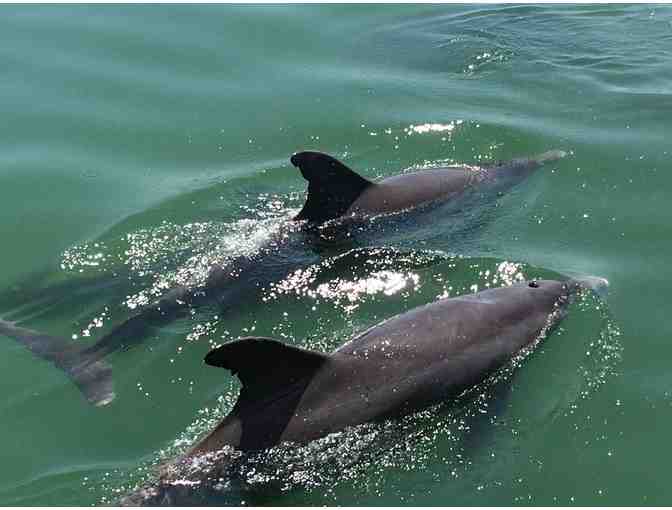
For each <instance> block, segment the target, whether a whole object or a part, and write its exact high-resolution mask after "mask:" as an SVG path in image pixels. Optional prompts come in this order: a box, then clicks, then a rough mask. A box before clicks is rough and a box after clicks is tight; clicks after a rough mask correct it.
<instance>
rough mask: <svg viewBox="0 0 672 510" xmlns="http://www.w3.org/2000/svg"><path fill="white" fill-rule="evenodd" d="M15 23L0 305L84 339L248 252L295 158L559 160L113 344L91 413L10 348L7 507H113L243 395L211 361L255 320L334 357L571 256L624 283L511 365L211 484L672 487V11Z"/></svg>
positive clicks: (655, 495) (370, 163)
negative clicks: (468, 211)
mask: <svg viewBox="0 0 672 510" xmlns="http://www.w3.org/2000/svg"><path fill="white" fill-rule="evenodd" d="M0 13H1V14H2V15H1V16H0V33H2V41H3V44H2V45H1V46H0V63H1V68H2V74H1V75H0V76H1V79H0V105H1V106H2V119H3V122H2V123H1V124H0V204H1V205H0V211H1V215H0V239H2V240H3V241H2V250H0V286H1V287H0V289H1V291H0V317H3V318H5V319H11V320H15V321H18V322H19V323H20V324H22V325H24V326H26V327H30V328H34V329H38V330H40V331H45V332H49V333H50V334H52V335H58V336H63V337H66V338H71V337H73V336H74V337H76V338H74V340H73V342H79V343H80V344H81V345H84V344H85V343H87V342H92V341H95V339H97V338H100V337H101V336H102V335H103V334H104V333H105V332H106V331H109V330H110V329H111V327H112V326H113V325H114V324H116V323H118V322H119V321H120V320H122V319H123V318H125V317H128V316H130V314H131V313H132V312H131V310H130V307H131V306H133V304H134V303H138V302H142V300H143V299H146V298H147V299H149V297H151V296H153V295H160V294H161V293H162V292H164V291H165V287H167V286H170V285H171V284H175V282H179V281H184V279H185V278H190V277H194V275H196V276H198V274H200V272H202V271H203V267H205V266H207V265H208V263H209V262H212V261H215V260H220V259H221V258H226V257H228V256H232V255H235V256H237V255H245V254H249V253H253V252H254V250H255V249H256V247H257V246H259V245H260V244H261V243H263V241H264V239H266V238H267V237H268V236H269V235H270V234H271V233H272V232H273V230H274V229H275V228H276V227H277V225H279V224H280V223H281V222H282V221H283V219H284V218H286V217H288V216H289V215H291V214H292V212H295V211H296V209H297V208H298V207H300V204H301V203H302V200H303V196H304V195H303V193H304V190H305V182H304V181H303V180H302V179H301V177H300V175H299V174H298V172H297V171H296V169H295V168H293V167H292V166H291V165H290V164H289V160H288V158H289V156H290V155H291V154H292V153H293V152H294V151H297V150H300V149H304V148H313V149H319V150H323V151H326V152H329V153H332V154H334V155H337V156H339V157H341V158H343V159H344V160H346V161H347V162H348V164H349V165H350V166H352V167H353V168H355V169H358V170H359V171H361V173H362V174H363V175H366V176H367V177H370V178H379V177H383V176H388V175H393V174H395V173H398V172H399V171H400V170H401V169H403V168H407V167H410V166H426V165H432V164H442V163H445V162H458V163H479V162H488V161H497V160H506V159H510V158H513V157H519V156H527V155H531V154H536V153H540V152H543V151H546V150H549V149H554V148H560V149H564V150H567V151H571V155H570V157H568V158H567V159H565V160H563V161H560V162H558V163H555V164H553V165H549V166H546V167H544V169H543V170H542V171H540V172H539V173H537V174H536V175H534V176H533V177H532V178H531V179H529V180H528V181H526V182H525V183H523V184H522V185H520V186H518V187H516V188H515V190H513V191H512V192H511V193H508V194H506V195H505V196H503V197H501V198H500V199H499V200H498V201H497V203H496V204H495V205H492V206H488V207H485V208H484V209H483V210H482V211H480V212H479V214H480V216H479V217H478V218H477V219H476V220H474V221H472V222H468V221H466V220H465V219H464V218H462V219H460V224H459V225H455V224H454V222H453V221H451V219H450V218H446V217H441V216H440V215H436V214H435V216H430V217H429V218H430V219H429V220H426V221H425V223H424V224H423V225H422V226H420V227H419V228H416V229H412V231H407V230H403V229H401V230H399V231H394V232H391V233H390V235H389V236H387V237H385V236H383V237H378V238H375V239H374V240H373V241H370V242H369V244H367V242H366V241H362V242H361V243H359V244H354V245H348V244H346V245H345V246H340V247H336V248H330V247H327V248H325V249H323V250H315V249H308V248H306V249H305V250H303V251H302V250H301V249H296V250H294V251H293V252H291V253H290V254H289V255H288V259H287V260H284V261H283V264H285V266H286V267H290V268H304V269H306V268H307V269H308V271H307V272H306V273H300V274H298V273H295V274H291V275H289V276H288V277H284V278H283V277H279V279H278V280H275V281H272V280H273V279H272V275H273V274H274V273H273V270H274V269H277V268H273V267H270V268H261V269H260V270H259V281H263V280H264V278H266V280H269V281H266V282H265V283H264V285H262V287H263V288H262V289H260V290H259V291H251V290H250V291H249V292H246V291H247V290H249V289H241V292H240V293H239V294H237V295H236V297H235V299H233V300H232V301H231V303H230V304H231V306H230V307H228V308H227V309H226V310H213V309H211V308H208V309H204V310H198V311H195V313H194V314H193V315H191V316H189V317H186V318H182V319H180V320H178V321H176V322H174V323H173V324H171V325H169V326H166V327H164V328H160V329H157V330H155V331H153V332H152V333H151V334H150V335H148V337H147V338H146V339H144V342H142V343H139V344H138V345H135V346H133V347H131V348H129V349H127V350H124V351H121V352H117V353H114V354H112V355H111V356H110V357H109V359H108V361H109V362H110V365H111V366H112V367H113V371H114V379H115V391H116V395H117V397H116V399H115V401H114V402H112V403H111V404H110V405H108V406H106V407H103V408H95V407H93V406H90V405H89V404H87V403H86V401H85V400H84V399H83V398H82V396H81V395H80V393H79V392H78V390H77V389H76V387H75V386H74V385H72V384H71V383H70V382H69V381H68V379H67V378H66V377H65V375H64V374H63V373H62V372H61V371H59V370H58V369H56V368H55V367H53V366H52V365H50V364H49V363H47V362H46V361H43V360H40V359H37V358H36V357H35V356H33V355H32V354H31V353H30V352H28V351H27V350H26V349H25V348H24V347H22V346H21V345H19V344H18V343H16V342H14V341H13V340H11V339H9V338H4V337H2V338H0V374H1V375H0V388H2V399H1V401H0V441H1V443H0V444H1V446H2V457H3V462H2V464H1V465H0V504H3V505H71V504H78V505H89V504H99V503H107V502H113V501H115V500H116V498H118V497H119V495H121V494H123V493H125V492H126V491H128V490H129V489H130V488H132V487H133V486H134V485H135V484H137V483H140V482H142V481H143V480H145V479H146V478H147V477H151V476H152V473H153V472H154V469H155V466H156V464H157V463H160V462H162V461H164V460H166V459H169V458H170V457H171V456H173V455H175V454H177V453H179V452H181V451H184V449H186V448H188V446H189V445H191V444H193V443H194V442H195V441H196V440H197V438H198V437H200V436H201V435H202V434H204V433H205V432H206V431H208V430H209V429H210V428H211V427H212V426H213V424H214V423H216V422H217V420H218V419H219V418H221V417H222V416H223V415H225V414H226V412H227V411H228V409H230V408H231V406H232V404H233V402H234V401H235V396H236V392H237V388H238V386H237V382H236V380H235V379H233V378H232V377H231V376H230V375H229V374H228V373H227V372H225V371H222V370H218V369H214V368H209V367H205V366H204V365H203V364H202V362H201V360H202V357H203V355H204V354H205V353H206V352H207V351H208V349H209V347H210V345H212V344H215V343H220V342H223V341H227V340H231V339H233V338H236V337H238V336H243V335H246V334H250V332H253V333H254V334H259V335H267V336H275V337H279V338H284V339H285V340H286V341H287V342H290V343H294V344H296V345H301V346H305V347H311V348H315V349H322V350H328V349H332V348H335V347H336V346H338V345H340V344H341V343H342V342H344V341H345V340H346V339H347V338H349V337H350V336H351V335H352V334H353V333H355V332H357V331H361V330H363V329H365V328H367V327H369V326H371V325H373V324H375V323H377V322H378V321H380V320H382V319H384V318H386V317H390V316H392V315H394V314H396V313H400V312H402V311H404V310H407V309H409V308H411V307H413V306H416V305H419V304H422V303H426V302H428V301H431V300H434V299H436V298H437V296H439V295H442V294H445V293H450V294H451V295H455V294H459V293H464V292H472V291H473V290H474V289H476V288H483V287H484V286H486V285H502V284H505V283H506V282H507V281H510V280H511V279H515V278H517V277H535V276H557V275H559V274H567V273H577V274H586V275H599V276H602V277H605V278H607V279H608V280H609V281H610V282H611V286H610V290H609V296H608V298H607V301H606V304H604V303H602V302H600V301H598V300H597V299H595V298H593V297H586V298H585V299H584V300H583V301H582V302H579V303H577V304H575V305H574V307H573V309H572V310H571V312H570V314H569V317H568V318H567V320H566V321H565V322H564V323H563V325H562V328H561V329H560V330H558V331H556V332H555V333H554V334H553V335H551V337H549V338H548V339H546V341H545V342H544V343H543V344H542V346H541V347H540V348H539V349H538V350H537V351H536V352H535V353H534V354H533V355H532V356H530V357H529V358H528V359H526V360H525V361H524V363H522V365H521V366H520V367H518V368H517V369H516V370H515V371H514V372H513V374H509V375H506V374H504V375H502V380H500V381H499V382H493V383H491V384H488V385H485V386H483V387H482V388H479V390H478V391H477V392H476V393H477V394H476V395H475V396H474V397H473V398H471V399H470V400H468V401H467V402H463V403H461V404H460V405H457V406H454V407H451V406H449V407H447V408H441V409H434V410H431V411H429V412H426V413H422V414H421V415H417V416H412V417H409V418H407V419H404V420H400V421H396V422H390V423H386V424H384V425H380V426H365V427H361V428H359V429H355V430H352V431H348V432H347V433H345V434H343V435H340V436H337V437H335V438H331V439H328V440H326V441H322V442H319V441H318V442H317V444H315V445H312V446H309V447H306V448H299V449H296V448H294V449H292V448H279V449H278V450H277V451H274V452H269V453H268V454H266V456H261V457H260V458H255V459H251V460H249V461H248V463H247V464H245V465H244V466H243V468H241V473H240V476H239V477H238V479H239V480H238V482H237V483H236V484H233V485H227V486H226V487H224V488H222V490H221V498H222V499H221V500H220V499H217V500H216V502H219V503H221V502H224V503H228V504H242V503H243V502H245V503H249V504H272V505H303V504H311V505H321V504H347V505H357V504H367V505H390V504H391V505H394V504H406V503H411V504H417V505H437V504H441V505H458V504H459V505H491V504H504V505H509V504H540V505H542V504H543V505H554V504H563V505H574V504H575V505H603V504H605V505H606V504H608V505H616V504H627V505H638V504H663V505H665V504H670V502H671V501H672V488H670V484H669V481H668V476H669V473H668V469H669V455H670V448H669V437H668V436H669V430H670V428H671V427H672V373H671V372H670V369H669V364H670V362H669V360H670V359H672V346H670V342H669V339H670V334H671V333H672V319H671V318H670V315H669V313H668V310H667V308H668V307H667V300H668V295H669V291H670V282H669V276H667V277H666V276H665V275H666V274H669V273H668V272H667V271H669V260H670V256H671V255H672V240H671V239H672V236H670V235H669V234H670V227H669V220H670V212H669V211H670V209H669V202H668V200H669V191H668V190H669V189H670V187H671V186H672V178H671V177H670V172H669V169H670V164H671V162H672V155H671V154H670V151H671V150H672V149H670V146H669V143H668V133H669V131H670V129H671V128H672V121H671V120H670V119H671V118H672V8H671V7H669V6H650V5H637V6H626V5H612V6H606V5H604V6H591V5H585V6H571V5H563V6H553V5H544V6H532V5H527V6H510V5H505V6H487V5H481V6H457V5H454V6H428V5H413V6H354V5H353V6H336V5H332V6H300V5H295V6H245V7H236V6H120V5H119V6H95V7H87V6H67V7H66V6H60V7H59V6H48V7H47V6H9V5H4V6H2V7H0ZM463 223H464V224H463ZM352 249H355V250H360V251H355V252H352V251H349V250H352ZM376 249H377V250H378V251H375V250H376ZM372 250H373V251H372ZM358 254H359V255H360V256H356V255H358ZM285 266H283V267H285ZM502 388H503V391H502ZM502 393H503V394H504V395H502ZM240 479H242V481H241V480H240ZM214 501H215V500H213V502H214Z"/></svg>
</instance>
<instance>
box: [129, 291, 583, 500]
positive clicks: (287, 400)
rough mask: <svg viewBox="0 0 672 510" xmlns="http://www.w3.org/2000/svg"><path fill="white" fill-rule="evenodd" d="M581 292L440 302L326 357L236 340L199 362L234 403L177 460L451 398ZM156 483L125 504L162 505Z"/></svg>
mask: <svg viewBox="0 0 672 510" xmlns="http://www.w3.org/2000/svg"><path fill="white" fill-rule="evenodd" d="M581 288H584V286H583V284H582V283H579V282H578V281H576V280H570V281H566V282H560V281H554V280H540V281H530V282H523V283H519V284H515V285H512V286H510V287H503V288H497V289H489V290H484V291H481V292H478V293H475V294H470V295H464V296H459V297H454V298H446V299H441V300H439V301H436V302H434V303H431V304H428V305H425V306H420V307H417V308H415V309H413V310H410V311H408V312H406V313H403V314H401V315H397V316H396V317H393V318H391V319H389V320H387V321H385V322H382V323H381V324H379V325H377V326H374V327H373V328H371V329H369V330H367V331H365V332H364V333H362V334H360V335H359V336H357V337H355V338H354V339H352V340H350V341H349V342H347V343H346V344H345V345H343V346H341V347H339V348H338V349H336V350H335V351H333V352H332V353H331V354H324V353H321V352H315V351H309V350H305V349H301V348H298V347H293V346H289V345H286V344H283V343H281V342H279V341H277V340H273V339H269V338H252V337H250V338H244V339H241V340H237V341H234V342H232V343H228V344H225V345H223V346H221V347H218V348H216V349H214V350H212V351H210V352H209V353H208V355H207V356H206V357H205V362H206V363H207V364H209V365H212V366H216V367H223V368H226V369H228V370H230V371H231V372H232V373H234V374H236V375H237V376H238V378H239V379H240V381H241V383H242V388H241V390H240V394H239V396H238V401H237V402H236V404H235V406H234V407H233V409H232V410H231V412H230V413H229V414H228V416H226V417H225V418H224V419H223V420H222V421H221V423H220V424H219V425H218V426H217V427H216V428H215V429H214V430H212V431H211V432H210V433H209V434H208V435H207V436H206V437H205V438H204V439H202V440H201V441H200V442H199V443H198V444H197V445H196V446H195V447H194V448H193V449H192V450H191V451H190V452H189V453H187V454H186V456H185V457H183V458H182V459H179V460H178V462H180V461H185V460H186V461H187V462H189V461H190V459H195V458H197V457H198V456H200V455H203V454H208V453H211V452H216V451H218V450H221V449H222V448H224V447H226V446H230V447H233V448H235V449H237V450H241V451H255V450H260V449H265V448H268V447H271V446H273V445H276V444H278V443H281V442H285V441H290V442H293V443H299V444H301V443H306V442H309V441H311V440H313V439H316V438H319V437H322V436H325V435H327V434H329V433H332V432H336V431H339V430H342V429H344V428H346V427H348V426H353V425H357V424H361V423H365V422H374V421H379V420H383V419H387V418H394V417H398V416H402V415H405V414H408V413H412V412H414V411H417V410H420V409H423V408H426V407H428V406H431V405H434V404H437V403H439V402H442V401H445V400H449V399H451V398H453V397H457V396H459V395H460V394H461V393H463V392H464V391H465V390H467V389H469V388H471V387H472V386H474V385H476V384H477V383H479V382H481V381H483V380H485V379H486V378H487V376H488V375H489V374H491V373H493V372H494V371H496V370H497V369H499V368H500V367H502V366H504V365H505V364H506V363H508V362H509V361H510V360H511V359H512V358H514V357H515V356H516V355H517V354H518V353H520V352H521V350H524V349H525V348H531V347H532V346H534V345H536V342H537V341H538V340H540V339H542V338H544V337H545V335H546V334H547V333H548V332H549V331H550V329H551V328H553V326H555V325H556V324H557V323H558V322H559V321H560V320H561V319H562V318H563V317H564V314H565V309H566V306H567V304H568V303H569V302H570V301H571V298H572V296H573V295H574V294H576V293H577V292H578V291H579V290H580V289H581ZM169 486H170V484H169V483H167V482H164V483H162V480H160V481H159V484H158V485H154V486H152V487H146V488H144V489H141V490H140V491H138V492H136V493H134V494H133V495H131V496H129V499H128V500H127V502H128V503H129V504H130V503H133V504H138V503H143V502H145V503H149V502H154V503H156V502H161V501H164V502H168V503H169V502H170V495H169V492H170V490H171V489H170V487H169Z"/></svg>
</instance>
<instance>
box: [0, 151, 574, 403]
mask: <svg viewBox="0 0 672 510" xmlns="http://www.w3.org/2000/svg"><path fill="white" fill-rule="evenodd" d="M564 156H565V153H564V152H563V151H559V150H555V151H549V152H546V153H544V154H541V155H539V156H537V157H533V158H525V159H515V160H512V161H510V162H508V163H503V164H499V165H494V166H490V167H475V166H466V165H465V166H451V167H446V168H432V169H427V170H421V171H417V172H410V173H404V174H401V175H397V176H393V177H389V178H387V179H383V180H382V181H380V182H376V183H374V182H371V181H369V180H367V179H365V178H364V177H361V176H360V175H358V174H357V173H355V172H354V171H353V170H351V169H350V168H348V167H347V166H345V165H344V164H343V163H342V162H340V161H338V160H337V159H335V158H333V157H331V156H329V155H327V154H323V153H320V152H311V151H304V152H299V153H296V154H294V155H293V156H292V157H291V162H292V164H293V165H294V166H296V167H298V168H299V169H300V171H301V174H302V175H303V177H304V178H305V179H306V180H307V181H308V195H307V199H306V202H305V204H304V206H303V208H302V209H301V211H300V212H299V213H298V215H297V216H296V217H295V218H294V221H292V222H290V223H292V224H293V226H292V225H290V227H292V228H293V229H294V230H296V227H297V226H299V227H303V226H305V227H306V228H307V229H310V228H312V227H314V226H316V225H318V226H319V225H320V224H323V223H325V222H329V221H332V220H339V219H345V218H354V219H357V220H365V219H366V218H368V217H371V216H375V215H380V214H393V213H401V212H405V211H408V210H412V209H414V208H416V207H418V206H421V205H423V204H427V203H430V202H437V201H442V202H443V201H450V200H453V199H458V198H459V197H460V196H461V195H463V194H464V193H465V192H467V191H468V190H474V189H476V190H484V191H496V192H501V191H505V190H507V189H509V188H511V187H513V186H515V185H516V184H518V183H519V182H521V181H522V180H524V179H525V178H526V177H528V176H529V175H530V174H532V173H533V172H534V171H535V170H536V169H537V168H539V167H540V166H541V165H542V164H543V163H545V162H549V161H554V160H557V159H560V158H562V157H564ZM299 229H300V228H299ZM285 233H286V232H285V231H282V232H281V234H280V235H278V236H276V238H274V239H272V240H271V242H269V246H268V247H266V248H262V249H261V250H260V252H259V253H258V254H257V255H255V256H252V257H238V258H237V259H235V260H233V261H232V262H231V263H229V264H228V265H227V266H224V267H222V266H213V267H212V268H210V272H209V276H208V278H207V281H206V282H205V283H204V284H203V285H200V286H197V287H187V286H181V287H176V288H173V289H171V290H169V291H168V292H167V293H166V294H165V295H164V296H162V297H161V298H160V299H159V300H157V301H155V302H154V303H151V304H149V305H147V306H146V307H144V308H143V309H141V310H140V311H139V312H138V313H136V314H135V315H133V316H131V317H130V318H128V319H127V320H126V321H125V322H122V323H121V324H119V325H118V326H116V327H115V328H114V329H113V330H111V331H110V332H109V333H108V334H106V335H105V336H103V337H102V338H101V339H100V340H99V341H98V342H96V343H95V344H94V345H91V346H86V347H79V346H74V345H71V344H70V342H69V341H67V340H65V339H61V338H56V337H51V336H49V335H46V334H43V333H39V332H37V331H32V330H30V329H27V328H24V327H20V326H18V325H16V324H14V323H11V322H7V321H3V320H1V319H0V335H2V336H8V337H11V338H14V339H16V340H18V341H19V342H20V343H22V344H23V345H25V346H26V347H27V348H28V349H30V350H31V352H33V354H35V355H36V356H38V357H40V358H42V359H45V360H47V361H50V362H52V363H53V364H54V365H56V366H57V367H58V368H60V369H62V370H64V371H65V373H66V374H67V375H68V376H69V377H70V378H71V380H72V381H73V382H74V383H75V384H76V385H77V387H78V388H79V389H80V391H81V392H82V394H83V395H84V396H85V397H86V399H87V400H88V401H89V402H90V403H92V404H94V405H98V406H100V405H106V404H108V403H110V402H111V401H112V400H113V399H114V397H115V394H114V390H113V383H112V379H111V377H112V372H111V369H110V367H109V366H108V365H107V364H106V363H105V361H104V359H103V358H104V357H105V356H107V355H108V354H110V353H112V352H115V351H117V350H119V349H121V348H122V347H125V346H128V345H131V344H134V343H138V342H139V341H140V339H141V338H143V337H144V336H146V335H147V332H148V330H149V329H150V328H152V327H156V326H160V325H162V324H165V323H167V322H169V321H172V320H174V319H175V318H177V317H179V316H181V315H183V314H185V313H186V312H187V310H188V308H189V307H194V306H199V305H201V304H204V303H212V302H213V301H215V302H216V301H220V300H221V299H220V298H221V296H222V295H224V296H225V295H226V293H227V292H228V290H229V289H230V287H231V286H232V285H233V284H234V283H235V282H236V281H238V280H239V278H240V277H241V274H243V273H245V272H246V271H248V272H249V269H250V268H251V267H255V266H257V265H259V264H263V259H264V257H268V256H269V254H270V255H272V253H274V252H277V251H278V248H279V247H281V246H282V245H283V242H285V241H284V239H285V238H286V237H287V236H285ZM276 265H277V264H276ZM288 272H289V271H288ZM279 277H282V275H279Z"/></svg>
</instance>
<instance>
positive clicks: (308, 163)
mask: <svg viewBox="0 0 672 510" xmlns="http://www.w3.org/2000/svg"><path fill="white" fill-rule="evenodd" d="M291 162H292V164H293V165H294V166H295V167H298V168H299V170H301V175H303V177H304V179H306V180H307V181H308V198H307V200H306V203H305V204H304V206H303V209H301V212H300V213H299V214H298V215H297V216H296V218H295V219H296V220H308V221H310V222H315V223H322V222H324V221H328V220H333V219H334V218H338V217H339V216H342V215H343V214H344V213H345V212H346V211H347V210H348V208H349V207H350V206H351V205H352V203H353V202H354V201H355V200H357V198H358V197H359V196H360V195H361V194H362V192H363V191H364V190H365V189H366V188H368V187H369V186H372V185H373V183H372V182H371V181H368V180H366V179H365V178H364V177H362V176H361V175H359V174H357V173H356V172H354V171H353V170H351V169H350V168H348V167H347V166H345V165H344V164H343V163H341V162H340V161H338V160H337V159H336V158H332V157H331V156H329V155H328V154H323V153H321V152H313V151H304V152H297V153H296V154H294V155H293V156H292V158H291Z"/></svg>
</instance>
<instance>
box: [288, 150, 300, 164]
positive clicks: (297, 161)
mask: <svg viewBox="0 0 672 510" xmlns="http://www.w3.org/2000/svg"><path fill="white" fill-rule="evenodd" d="M298 155H299V153H298V152H296V153H294V154H292V157H291V158H289V160H290V161H291V162H292V165H294V166H299V158H298Z"/></svg>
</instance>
